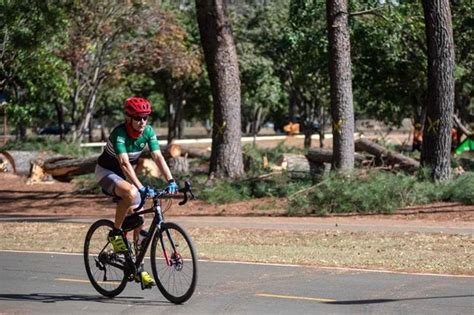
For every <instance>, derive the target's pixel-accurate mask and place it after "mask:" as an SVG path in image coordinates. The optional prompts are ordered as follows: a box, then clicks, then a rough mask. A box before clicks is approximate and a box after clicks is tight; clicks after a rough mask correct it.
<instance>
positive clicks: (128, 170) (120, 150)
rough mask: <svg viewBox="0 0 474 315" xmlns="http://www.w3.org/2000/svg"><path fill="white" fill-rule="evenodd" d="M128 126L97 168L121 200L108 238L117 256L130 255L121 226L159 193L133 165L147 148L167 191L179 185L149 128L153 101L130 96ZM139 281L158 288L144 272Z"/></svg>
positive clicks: (107, 187)
mask: <svg viewBox="0 0 474 315" xmlns="http://www.w3.org/2000/svg"><path fill="white" fill-rule="evenodd" d="M124 113H125V123H122V124H120V125H118V126H117V127H115V128H114V129H113V131H112V133H111V134H110V137H109V139H108V141H107V144H106V146H105V148H104V151H103V152H102V154H101V155H100V156H99V158H98V161H97V166H96V169H95V174H96V178H97V180H98V182H99V185H100V186H101V187H102V189H103V191H104V192H105V193H107V194H109V195H112V196H116V197H118V199H119V201H118V203H117V210H116V212H115V222H114V229H113V230H112V231H110V233H109V236H108V239H109V241H110V242H111V244H112V246H113V248H114V251H115V252H116V253H124V252H127V251H128V249H127V243H126V240H125V236H124V232H123V230H122V224H123V222H124V220H125V217H126V216H127V214H131V213H132V210H134V209H135V210H138V209H136V208H137V207H138V206H139V205H140V203H141V200H142V199H143V198H146V197H153V196H154V195H155V194H156V192H155V191H153V189H151V188H148V187H145V186H143V184H142V183H141V182H140V180H139V179H138V177H137V175H136V173H135V169H134V167H133V166H134V165H136V164H137V162H138V158H139V157H140V154H141V153H142V151H143V150H144V148H145V146H146V145H148V147H149V149H150V152H151V157H152V159H153V161H154V162H155V163H156V165H157V166H158V168H159V169H160V172H161V174H163V176H164V177H165V178H166V180H167V181H168V186H167V187H166V190H167V191H168V193H171V194H174V193H176V192H177V191H178V186H177V184H176V182H175V180H174V179H173V176H172V175H171V172H170V169H169V167H168V165H167V164H166V161H165V159H164V157H163V155H162V154H161V151H160V145H159V143H158V139H157V137H156V134H155V132H154V131H153V128H152V127H151V126H150V125H147V120H148V117H149V115H150V114H151V104H150V102H149V101H148V100H147V99H145V98H141V97H130V98H128V99H127V100H125V102H124ZM141 223H142V224H141V225H140V226H139V227H138V228H136V229H135V230H134V240H135V242H136V241H137V239H138V235H139V233H140V231H141V230H142V227H143V220H141ZM139 275H140V279H137V280H138V281H141V283H142V288H151V287H152V286H153V285H155V281H154V279H153V278H152V277H151V276H150V275H149V274H148V273H147V272H146V271H144V270H143V268H142V270H141V272H140V274H139Z"/></svg>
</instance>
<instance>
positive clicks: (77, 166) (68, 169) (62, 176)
mask: <svg viewBox="0 0 474 315" xmlns="http://www.w3.org/2000/svg"><path fill="white" fill-rule="evenodd" d="M97 158H98V155H95V156H92V157H89V158H84V159H71V158H67V157H61V158H53V159H49V160H46V161H37V162H36V163H37V164H38V165H39V166H40V167H41V168H42V169H43V171H44V172H45V173H47V174H49V175H51V176H52V177H53V178H54V179H56V180H59V181H70V180H71V178H72V177H73V176H77V175H84V174H90V173H93V172H94V169H95V166H96V164H97Z"/></svg>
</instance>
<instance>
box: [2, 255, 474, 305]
mask: <svg viewBox="0 0 474 315" xmlns="http://www.w3.org/2000/svg"><path fill="white" fill-rule="evenodd" d="M146 263H147V264H148V265H149V261H147V262H146ZM0 266H1V268H0V283H1V287H0V313H2V314H4V313H6V314H13V313H14V314H18V313H20V314H24V313H27V314H29V313H31V314H51V313H53V314H65V313H69V314H86V313H87V314H96V313H101V314H118V313H131V312H134V313H137V314H151V313H153V314H165V313H166V314H169V313H173V314H472V313H473V310H474V277H459V276H458V277H448V276H432V275H409V274H397V273H382V272H366V271H353V270H352V271H351V270H341V269H318V268H306V267H299V266H276V265H261V264H260V265H259V264H246V263H223V262H207V261H200V263H199V279H198V286H197V289H196V292H195V294H194V296H193V297H192V298H191V299H190V300H189V301H188V302H187V303H186V304H184V305H174V304H171V303H169V302H168V301H167V300H166V299H165V298H164V297H163V296H162V295H161V293H160V292H159V291H158V289H156V288H155V289H153V290H146V291H142V290H141V289H140V288H139V286H138V285H136V284H135V283H129V285H128V286H127V288H126V289H125V291H124V292H123V293H122V294H121V295H119V296H118V297H117V298H114V299H109V298H104V297H101V296H100V295H99V294H98V293H97V292H96V291H95V290H94V288H93V287H92V286H91V285H90V283H88V280H87V276H86V273H85V270H84V266H83V260H82V256H81V255H68V254H56V253H20V252H8V251H0Z"/></svg>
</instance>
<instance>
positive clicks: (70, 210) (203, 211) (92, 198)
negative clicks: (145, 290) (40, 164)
mask: <svg viewBox="0 0 474 315" xmlns="http://www.w3.org/2000/svg"><path fill="white" fill-rule="evenodd" d="M74 189H75V186H74V184H73V183H61V182H56V181H54V182H50V183H41V184H32V185H29V184H27V179H26V178H25V177H20V176H16V175H13V174H9V173H0V216H10V215H11V216H74V217H80V216H100V217H104V216H113V214H114V213H115V204H114V203H113V202H112V199H111V198H109V197H107V196H102V195H80V194H75V193H74ZM285 213H286V209H285V200H284V199H271V198H263V199H257V200H251V201H242V202H237V203H232V204H226V205H209V204H207V203H205V202H204V201H201V200H195V201H192V202H189V203H188V204H186V205H185V206H182V207H181V206H178V205H177V204H174V205H173V207H172V208H171V209H170V210H169V212H168V213H167V216H170V215H171V216H178V215H180V216H182V215H189V216H284V215H285ZM345 216H350V215H345ZM354 217H357V219H358V220H367V221H371V220H382V219H387V218H388V217H389V218H390V219H399V220H426V221H438V222H442V221H446V222H450V223H451V224H452V223H454V222H474V206H473V205H470V206H467V205H462V204H458V203H436V204H429V205H423V206H414V207H409V208H405V209H400V210H399V211H397V212H396V213H395V214H391V215H354ZM382 221H383V220H382Z"/></svg>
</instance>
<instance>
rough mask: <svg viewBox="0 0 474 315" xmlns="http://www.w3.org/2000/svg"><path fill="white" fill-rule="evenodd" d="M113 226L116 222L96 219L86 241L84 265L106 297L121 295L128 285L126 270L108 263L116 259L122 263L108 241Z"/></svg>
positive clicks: (90, 277)
mask: <svg viewBox="0 0 474 315" xmlns="http://www.w3.org/2000/svg"><path fill="white" fill-rule="evenodd" d="M113 227H114V223H113V222H112V221H110V220H99V221H96V222H95V223H94V224H92V226H91V227H90V228H89V231H87V234H86V239H85V241H84V265H85V267H86V272H87V276H88V277H89V280H90V282H91V284H92V286H93V287H94V288H95V289H96V290H97V292H99V293H100V294H102V295H104V296H106V297H114V296H117V295H119V294H120V293H121V292H122V291H123V290H124V289H125V286H126V285H127V276H126V274H125V272H124V270H123V269H118V268H116V267H114V266H111V265H108V264H107V261H114V260H115V262H116V263H117V264H120V261H119V259H120V256H119V255H117V254H115V253H114V252H113V248H112V244H110V243H109V242H108V241H107V236H108V233H109V231H110V230H112V228H113ZM101 268H103V269H104V270H102V269H101ZM112 268H113V269H112ZM107 273H108V274H109V275H108V276H109V279H107ZM110 276H112V278H110ZM100 278H102V280H100Z"/></svg>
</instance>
